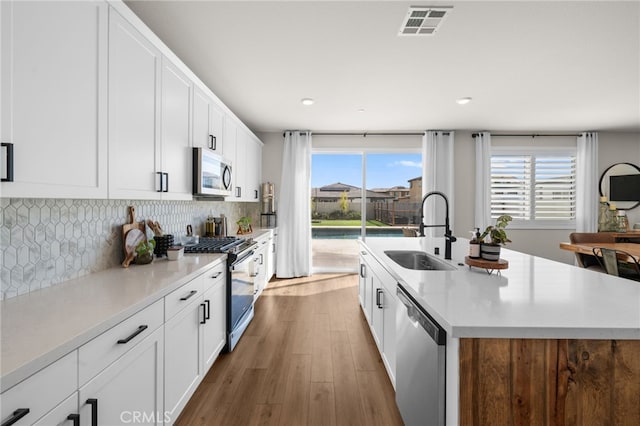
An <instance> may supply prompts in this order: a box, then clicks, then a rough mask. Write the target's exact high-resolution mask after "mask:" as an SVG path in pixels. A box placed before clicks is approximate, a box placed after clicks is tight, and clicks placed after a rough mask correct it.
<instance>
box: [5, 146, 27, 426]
mask: <svg viewBox="0 0 640 426" xmlns="http://www.w3.org/2000/svg"><path fill="white" fill-rule="evenodd" d="M3 145H4V144H3ZM29 411H30V410H29V409H28V408H18V409H17V410H16V411H14V412H13V413H12V414H11V417H9V418H8V419H7V420H5V421H4V422H2V426H11V425H12V424H14V423H15V422H17V421H18V420H20V419H21V418H23V417H24V416H26V415H27V414H29Z"/></svg>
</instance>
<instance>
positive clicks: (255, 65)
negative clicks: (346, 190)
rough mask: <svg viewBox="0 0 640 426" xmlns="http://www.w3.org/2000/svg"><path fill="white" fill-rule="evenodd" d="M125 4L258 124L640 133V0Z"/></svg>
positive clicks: (268, 127) (257, 127)
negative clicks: (418, 11) (431, 11)
mask: <svg viewBox="0 0 640 426" xmlns="http://www.w3.org/2000/svg"><path fill="white" fill-rule="evenodd" d="M126 3H127V4H128V5H129V6H130V7H131V9H132V10H133V11H134V12H135V13H136V14H137V15H138V16H139V17H140V18H141V19H142V20H143V21H144V22H145V23H146V24H147V25H148V26H149V27H150V28H151V29H152V30H153V31H154V32H155V33H156V34H157V35H158V36H159V37H160V38H161V39H162V40H163V41H164V42H165V43H166V44H167V45H168V46H169V48H171V49H172V50H173V51H174V52H175V53H176V54H177V55H178V56H179V57H180V58H181V59H182V60H183V61H184V62H185V63H186V64H187V66H189V67H190V68H191V69H192V70H193V71H194V72H195V73H196V74H197V75H198V76H199V77H200V78H201V79H202V80H203V82H204V83H205V84H207V85H208V86H209V87H210V88H211V90H213V92H214V93H216V95H218V97H220V99H222V100H223V101H224V102H225V104H227V106H228V107H229V108H230V109H231V110H233V111H234V112H235V113H236V114H237V115H238V116H239V118H240V119H241V120H242V121H244V122H245V123H246V124H247V125H248V126H249V127H250V128H251V129H252V130H254V131H280V130H283V129H310V130H312V131H316V132H318V131H357V132H360V131H419V130H424V129H469V130H492V131H509V130H511V131H543V132H545V131H546V132H553V131H556V132H565V131H567V132H571V131H580V130H600V131H605V130H611V131H640V2H639V1H624V2H619V1H595V2H584V1H566V2H565V1H562V2H561V1H553V2H540V1H534V2H523V1H511V2H506V1H496V2H484V1H467V2H459V1H449V2H442V1H421V0H416V1H410V2H407V1H303V0H298V1H284V2H274V1H254V2H248V1H175V0H174V1H126ZM410 5H453V6H454V7H453V10H452V13H451V15H450V16H449V17H448V18H446V20H445V21H444V22H443V24H442V26H441V28H440V30H439V32H438V33H436V34H435V35H433V36H426V37H399V36H398V30H399V28H400V25H401V23H402V21H403V18H404V16H405V14H406V13H407V10H408V7H409V6H410ZM465 96H470V97H472V98H473V101H472V102H471V103H470V104H468V105H465V106H460V105H458V104H456V102H455V100H456V99H457V98H460V97H465ZM305 97H311V98H313V99H315V101H316V102H315V104H314V105H312V106H309V107H304V106H302V105H301V103H300V100H301V99H302V98H305ZM358 109H364V110H365V111H364V112H358Z"/></svg>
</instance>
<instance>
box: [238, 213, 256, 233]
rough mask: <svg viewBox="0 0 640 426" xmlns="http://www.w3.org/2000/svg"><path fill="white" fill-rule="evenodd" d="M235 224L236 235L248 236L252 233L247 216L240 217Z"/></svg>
mask: <svg viewBox="0 0 640 426" xmlns="http://www.w3.org/2000/svg"><path fill="white" fill-rule="evenodd" d="M236 224H237V225H238V232H237V234H238V235H242V234H250V233H252V232H253V229H252V228H251V218H250V217H248V216H244V217H241V218H240V219H238V221H237V222H236Z"/></svg>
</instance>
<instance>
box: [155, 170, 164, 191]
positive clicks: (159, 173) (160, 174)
mask: <svg viewBox="0 0 640 426" xmlns="http://www.w3.org/2000/svg"><path fill="white" fill-rule="evenodd" d="M156 174H157V175H159V177H160V189H158V190H157V191H156V192H163V191H162V172H156Z"/></svg>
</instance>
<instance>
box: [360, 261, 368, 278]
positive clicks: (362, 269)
mask: <svg viewBox="0 0 640 426" xmlns="http://www.w3.org/2000/svg"><path fill="white" fill-rule="evenodd" d="M366 273H367V265H365V264H364V263H361V264H360V276H361V277H362V278H366V277H365V276H364V275H365V274H366Z"/></svg>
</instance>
